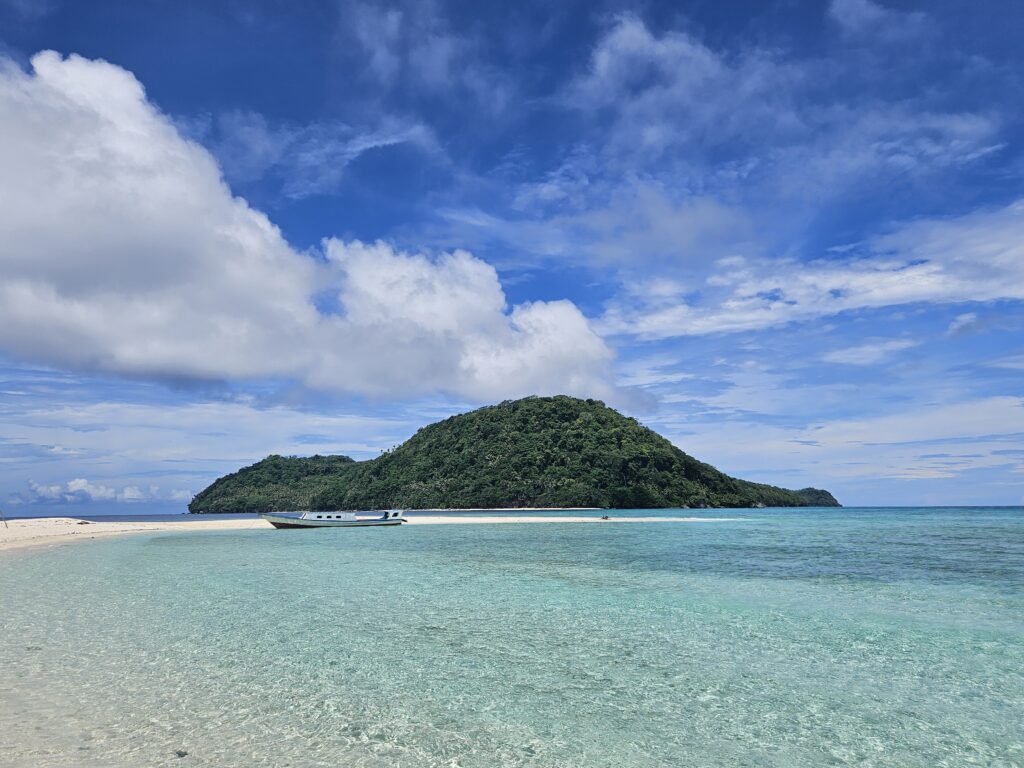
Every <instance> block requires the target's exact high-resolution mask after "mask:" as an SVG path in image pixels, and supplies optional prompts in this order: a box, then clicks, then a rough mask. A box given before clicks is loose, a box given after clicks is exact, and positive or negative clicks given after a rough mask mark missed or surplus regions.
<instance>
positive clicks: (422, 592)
mask: <svg viewBox="0 0 1024 768" xmlns="http://www.w3.org/2000/svg"><path fill="white" fill-rule="evenodd" d="M713 512H714V516H715V517H728V518H730V519H728V520H724V521H703V522H694V523H668V522H665V523H635V524H621V525H616V524H614V523H608V524H593V525H584V524H571V523H567V524H561V523H547V524H543V525H437V526H428V525H423V526H416V525H407V526H402V527H400V528H397V529H358V530H317V531H270V530H258V529H254V530H252V531H223V532H201V533H195V532H178V533H159V534H145V535H136V536H129V537H124V538H116V539H100V540H96V541H92V542H83V543H75V544H69V545H64V546H57V547H53V548H50V549H46V550H40V551H24V552H11V553H7V554H5V555H4V556H3V557H0V624H2V627H3V640H2V644H0V765H3V766H25V767H26V768H29V767H30V768H42V767H45V766H75V767H76V768H77V767H79V766H83V767H87V766H104V768H107V767H115V768H116V767H117V766H131V767H132V768H137V767H138V766H163V765H167V766H183V767H184V766H219V767H222V768H223V767H232V766H246V767H247V768H249V767H252V766H275V767H280V766H292V767H293V768H304V767H305V766H332V767H333V766H366V767H371V766H382V767H383V766H389V767H392V768H401V767H403V766H409V767H412V766H437V767H438V768H441V767H442V766H444V767H446V768H501V767H503V766H531V767H536V768H548V767H555V766H558V767H559V768H568V767H571V766H580V767H583V766H607V767H608V768H613V767H614V768H639V767H641V766H643V767H645V768H647V767H652V768H653V767H654V766H666V767H667V766H673V767H674V768H679V767H681V766H694V767H695V768H697V767H699V768H716V767H718V766H729V767H730V768H733V767H736V766H759V767H760V766H779V767H782V766H787V767H788V766H793V767H794V768H795V767H801V768H802V767H805V766H806V767H810V766H814V767H815V768H817V767H819V766H864V767H867V766H894V767H897V766H898V767H899V768H912V767H914V766H921V768H935V767H936V766H951V767H952V766H957V767H960V766H975V765H976V766H1006V767H1008V766H1024V510H1021V509H994V508H979V509H836V510H831V509H830V510H713ZM609 514H613V515H614V514H622V515H635V514H637V513H636V512H628V511H619V512H616V513H609ZM643 514H644V515H648V514H651V513H650V512H649V511H646V510H645V511H644V512H643ZM654 514H663V515H666V516H668V515H679V514H680V512H679V511H678V510H664V511H660V512H658V513H654ZM685 514H688V515H689V514H693V513H692V512H691V511H689V510H688V511H686V513H685Z"/></svg>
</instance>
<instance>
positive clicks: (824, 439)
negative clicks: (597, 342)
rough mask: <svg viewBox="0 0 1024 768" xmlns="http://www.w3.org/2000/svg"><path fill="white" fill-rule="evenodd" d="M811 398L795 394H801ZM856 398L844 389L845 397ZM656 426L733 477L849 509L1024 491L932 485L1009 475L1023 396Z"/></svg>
mask: <svg viewBox="0 0 1024 768" xmlns="http://www.w3.org/2000/svg"><path fill="white" fill-rule="evenodd" d="M811 389H813V388H811ZM758 393H759V395H769V396H770V394H771V393H767V392H764V390H762V389H759V390H758ZM782 394H784V393H782ZM810 394H811V393H810V392H809V391H800V392H798V396H799V397H803V398H806V397H808V396H809V395H810ZM835 394H836V395H837V396H842V393H841V392H837V393H835ZM853 394H854V393H852V392H849V391H848V392H846V394H845V400H846V401H848V400H849V398H850V397H851V396H853ZM793 399H795V398H793ZM787 407H789V406H787ZM652 426H654V427H655V428H656V429H658V431H659V432H661V433H662V434H664V435H666V436H667V437H669V438H670V439H672V441H673V442H674V443H676V444H677V445H679V446H680V447H681V448H682V449H683V450H685V451H688V452H690V453H692V454H694V455H696V456H698V457H700V459H701V460H703V461H708V462H710V463H711V464H713V465H715V466H717V467H719V468H720V469H722V470H724V471H726V472H729V473H730V474H734V475H738V476H740V477H746V478H748V479H753V480H760V481H763V482H771V483H775V484H782V485H788V486H789V487H802V486H804V485H815V486H818V487H824V488H828V489H829V490H831V491H833V492H834V493H835V495H836V496H837V497H838V498H839V500H840V501H842V502H845V503H847V504H894V503H895V504H899V503H922V504H956V503H991V504H1007V503H1016V501H1017V499H1019V498H1020V494H1021V492H1022V490H1024V486H1022V485H1021V484H1020V483H1018V484H1016V485H1014V486H1009V487H1004V488H973V487H971V486H970V485H969V484H967V485H965V484H962V483H960V484H957V485H936V484H934V481H941V480H946V479H952V478H956V477H958V476H961V475H963V474H965V473H968V472H973V471H984V470H991V471H999V472H1003V471H1010V467H1011V466H1012V465H1014V464H1015V463H1016V462H1017V461H1019V459H1016V458H1014V457H1013V456H1008V455H1006V453H1007V451H1006V449H1007V447H1011V448H1015V447H1016V446H1017V445H1019V444H1020V436H1021V435H1022V434H1024V399H1022V398H1019V397H990V398H978V399H968V400H963V401H957V402H944V403H937V404H929V405H924V404H920V405H916V406H904V407H903V409H902V410H901V411H900V412H898V413H891V414H879V415H874V416H868V417H849V418H840V419H835V420H831V421H817V422H815V423H812V424H810V425H807V426H799V427H786V426H777V425H771V424H765V423H762V422H756V421H755V422H751V421H749V420H747V419H744V418H742V416H737V417H735V418H731V419H725V420H723V419H714V418H712V419H708V418H700V417H699V416H696V417H694V416H687V417H686V418H681V419H679V420H678V421H674V420H673V419H671V418H670V417H669V418H662V419H660V420H655V421H654V423H653V424H652ZM918 480H928V481H932V482H930V483H927V484H916V483H915V481H918Z"/></svg>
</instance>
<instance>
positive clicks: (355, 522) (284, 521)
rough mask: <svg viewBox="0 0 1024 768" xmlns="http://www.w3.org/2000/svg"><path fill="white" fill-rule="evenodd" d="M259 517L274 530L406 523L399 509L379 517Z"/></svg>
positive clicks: (315, 514)
mask: <svg viewBox="0 0 1024 768" xmlns="http://www.w3.org/2000/svg"><path fill="white" fill-rule="evenodd" d="M260 517H262V518H263V519H264V520H266V521H267V522H268V523H270V524H271V525H272V526H274V527H275V528H357V527H361V526H370V525H401V524H402V523H404V522H406V519H405V518H404V517H402V510H400V509H387V510H385V511H384V512H383V513H381V515H380V516H379V517H359V516H358V515H357V514H356V513H355V512H264V513H262V514H261V515H260Z"/></svg>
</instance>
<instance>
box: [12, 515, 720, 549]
mask: <svg viewBox="0 0 1024 768" xmlns="http://www.w3.org/2000/svg"><path fill="white" fill-rule="evenodd" d="M726 519H728V518H708V517H642V516H638V517H610V518H609V519H608V520H602V519H600V518H599V517H593V516H589V517H584V516H579V515H558V516H540V515H528V514H525V515H500V516H499V515H485V514H475V513H474V514H465V515H416V516H415V517H412V518H410V519H409V522H408V523H406V525H413V526H416V525H466V524H471V525H480V524H498V523H501V524H510V523H601V524H604V525H609V524H612V523H697V522H700V523H704V522H716V521H722V520H726ZM246 529H266V530H267V531H270V530H272V529H273V527H272V526H271V525H270V524H269V523H267V522H265V521H263V520H258V519H257V520H254V519H252V518H245V519H239V520H223V519H218V520H203V519H201V518H198V517H197V518H196V519H191V518H190V519H187V520H181V521H177V520H175V521H156V522H131V523H123V522H86V521H84V520H78V519H75V518H72V517H41V518H34V519H31V520H9V521H7V524H6V525H0V552H6V551H11V550H16V549H25V548H27V547H39V546H49V545H52V544H63V543H66V542H71V541H89V540H90V539H97V538H105V537H108V536H125V535H128V534H133V533H155V532H161V531H165V532H167V531H171V532H173V531H227V530H246Z"/></svg>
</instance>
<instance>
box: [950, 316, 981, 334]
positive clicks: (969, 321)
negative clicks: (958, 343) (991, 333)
mask: <svg viewBox="0 0 1024 768" xmlns="http://www.w3.org/2000/svg"><path fill="white" fill-rule="evenodd" d="M977 327H978V313H977V312H964V313H963V314H959V315H957V316H956V317H954V318H953V320H952V321H951V322H950V324H949V328H947V329H946V333H947V335H949V336H962V335H963V334H965V333H970V332H971V331H972V330H974V329H976V328H977Z"/></svg>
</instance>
